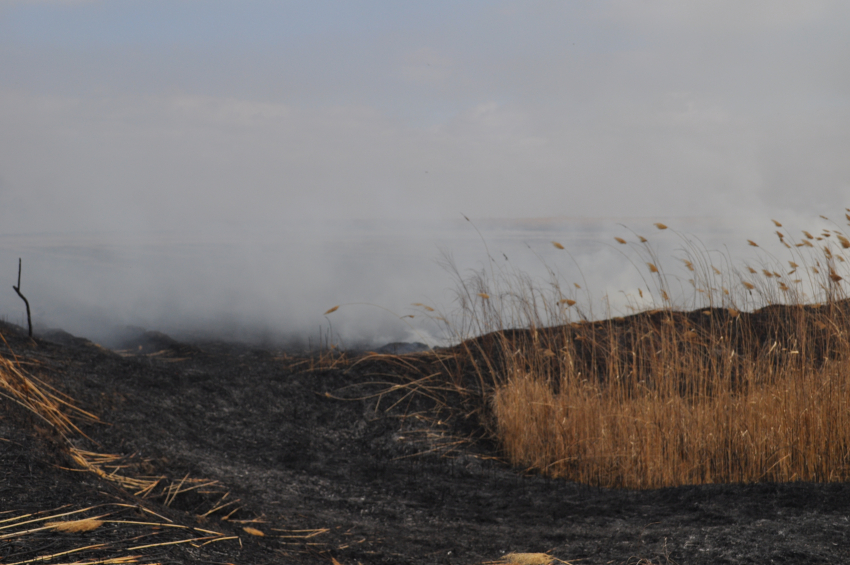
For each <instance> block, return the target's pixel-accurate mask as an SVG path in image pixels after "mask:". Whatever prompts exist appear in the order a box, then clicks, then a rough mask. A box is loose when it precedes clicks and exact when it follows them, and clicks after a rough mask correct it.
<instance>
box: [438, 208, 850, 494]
mask: <svg viewBox="0 0 850 565" xmlns="http://www.w3.org/2000/svg"><path fill="white" fill-rule="evenodd" d="M848 211H850V210H848ZM773 223H774V225H775V226H776V227H778V228H781V227H782V224H780V223H779V222H777V221H776V220H773ZM655 225H656V227H658V228H659V229H660V230H667V229H668V227H667V226H666V225H664V224H660V223H658V224H655ZM836 227H837V226H836ZM667 233H672V234H673V235H674V236H678V237H679V238H680V239H681V241H682V242H683V250H684V252H685V255H686V256H685V257H684V258H677V262H678V263H679V264H684V265H685V268H686V269H687V275H686V276H687V277H688V278H687V279H686V280H688V281H689V283H690V287H691V289H692V292H693V294H692V297H691V298H690V299H689V300H690V301H691V302H690V306H691V308H692V309H691V310H688V309H687V308H682V307H678V308H677V307H674V304H673V302H674V300H673V299H672V297H673V296H677V299H676V300H677V301H678V302H681V301H682V300H683V298H682V296H683V295H682V293H681V292H679V293H678V294H674V293H673V291H672V288H671V285H670V280H671V278H670V276H669V275H668V274H667V273H666V272H665V270H664V268H663V266H662V261H661V260H660V258H659V257H658V256H657V254H656V253H655V251H654V248H652V247H651V246H650V245H649V242H648V241H646V240H645V238H641V243H640V244H631V245H632V246H633V248H634V250H635V252H636V253H637V254H638V255H639V257H640V258H641V259H642V260H641V261H640V262H634V264H636V265H639V264H643V265H646V268H647V269H648V273H647V275H645V276H644V281H645V282H646V283H647V284H646V288H645V289H639V293H640V296H641V298H642V299H643V300H644V302H643V303H646V300H647V299H650V300H652V301H653V302H654V304H656V306H654V307H651V308H650V309H647V310H643V311H638V312H637V313H636V314H633V315H630V316H628V317H614V316H609V317H608V318H607V319H603V320H599V321H592V316H591V315H588V313H589V312H590V307H589V306H584V307H582V306H580V305H579V304H578V302H577V297H575V296H574V295H573V296H571V297H567V296H564V294H565V292H564V290H563V287H562V285H561V284H560V281H557V280H556V281H553V282H552V283H551V284H550V288H549V289H548V290H546V289H543V290H541V287H539V286H538V285H536V284H535V283H534V282H533V281H531V280H530V279H529V278H528V277H526V276H523V275H522V274H517V273H504V272H499V273H495V272H491V273H490V274H489V276H488V274H487V273H485V272H482V273H480V274H479V275H477V276H476V277H473V278H471V279H465V280H464V279H459V280H460V281H461V285H460V287H459V288H460V290H459V292H458V296H459V304H460V306H461V311H462V315H461V316H460V323H457V322H456V326H457V328H458V329H457V330H456V332H457V333H456V335H458V336H459V337H460V338H461V339H459V340H458V341H459V345H457V346H455V348H454V349H453V351H454V354H455V358H454V362H453V364H448V365H447V369H446V370H447V371H448V372H449V373H450V374H451V375H452V376H451V378H452V379H453V382H454V383H455V384H456V385H457V386H458V387H459V388H463V389H464V390H466V391H467V393H468V394H469V395H470V396H474V395H478V397H479V398H481V399H482V400H483V401H484V405H483V406H482V408H481V409H480V411H479V412H480V414H481V416H482V421H483V423H484V424H485V426H487V428H488V429H489V430H490V432H491V433H492V434H493V435H494V436H495V437H496V438H497V439H498V441H499V443H500V445H501V446H502V449H503V452H504V455H505V456H506V457H507V458H508V459H509V460H510V461H511V462H512V463H514V464H515V465H518V466H521V467H524V468H527V469H530V470H537V471H539V472H543V473H546V474H548V475H550V476H554V477H563V478H566V479H569V480H574V481H579V482H583V483H588V484H593V485H599V486H606V487H627V488H658V487H665V486H675V485H683V484H704V483H718V482H753V481H798V480H799V481H818V482H829V481H846V480H848V479H850V300H848V299H847V296H846V293H845V287H844V285H845V284H846V278H847V276H848V274H850V273H848V267H847V265H848V261H847V259H848V258H847V257H845V255H844V253H845V252H846V251H845V250H846V249H848V247H850V245H846V244H845V241H848V242H850V239H848V237H847V235H845V234H844V233H843V232H841V231H840V230H838V229H833V230H830V231H828V230H823V234H822V236H819V237H815V236H813V235H812V234H811V233H810V232H809V231H805V230H803V231H802V233H803V236H804V237H805V239H802V240H801V241H802V242H803V243H806V242H809V241H813V242H814V243H812V244H809V245H805V244H803V245H801V244H800V243H799V242H798V241H796V240H795V238H794V237H793V235H792V234H791V233H790V232H788V231H787V230H785V231H778V232H777V235H778V237H779V242H780V244H781V245H782V248H783V249H784V252H785V253H787V254H788V257H787V258H786V259H784V260H782V261H780V258H781V257H780V258H777V256H774V255H771V254H769V253H768V252H767V251H764V246H760V245H756V244H755V242H753V241H752V240H747V242H748V243H749V245H750V247H752V248H754V251H753V252H754V253H759V254H760V257H759V263H760V264H758V265H756V266H757V267H758V268H759V269H758V270H760V271H761V272H763V273H764V275H765V278H763V279H754V278H751V276H752V274H754V273H757V272H758V271H757V269H756V268H753V266H750V265H744V267H743V268H738V267H736V266H735V265H734V262H733V261H732V260H731V259H730V258H728V257H722V258H720V259H721V262H722V264H721V263H718V262H717V261H716V260H715V261H712V259H716V255H715V254H714V253H713V252H712V253H709V252H708V251H707V250H705V249H704V248H701V247H699V246H698V245H695V244H693V242H692V241H691V240H690V239H689V238H687V237H685V236H683V235H681V234H678V232H675V230H669V231H668V232H667ZM830 235H834V236H835V237H831V238H830V237H829V236H830ZM617 241H618V242H619V239H617ZM781 264H788V265H790V266H791V271H787V267H786V268H782V266H781ZM552 272H554V270H552ZM742 273H746V278H745V275H744V274H742ZM575 286H576V288H578V285H575ZM482 295H486V296H487V297H488V298H489V300H486V301H481V300H475V298H476V297H480V296H482ZM636 306H637V305H636ZM636 310H640V309H639V308H636ZM576 315H578V319H576V318H575V316H576ZM512 328H520V329H512ZM464 332H466V333H464ZM470 335H471V336H477V337H470ZM469 375H474V378H473V379H472V380H470V379H469V378H468V376H469Z"/></svg>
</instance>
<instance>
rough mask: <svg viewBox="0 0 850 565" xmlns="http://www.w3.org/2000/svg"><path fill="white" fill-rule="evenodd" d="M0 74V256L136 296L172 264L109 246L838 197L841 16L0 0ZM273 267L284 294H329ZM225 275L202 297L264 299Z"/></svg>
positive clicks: (777, 206) (844, 88)
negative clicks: (100, 258)
mask: <svg viewBox="0 0 850 565" xmlns="http://www.w3.org/2000/svg"><path fill="white" fill-rule="evenodd" d="M0 69H2V72H0V236H5V237H6V244H5V249H7V251H8V253H7V255H8V257H6V256H5V255H4V256H2V259H3V260H4V261H6V262H8V261H9V258H10V257H12V256H13V255H16V249H22V248H25V246H23V244H18V243H15V242H16V241H18V242H19V240H14V238H15V237H23V236H25V235H29V236H31V237H35V236H38V237H42V238H43V237H47V235H45V234H52V236H53V237H54V238H60V239H62V238H64V240H65V241H66V242H67V241H70V240H71V238H72V235H73V237H76V238H78V239H75V240H74V241H76V242H77V243H75V244H74V245H78V246H79V245H82V244H79V241H80V240H79V238H80V237H94V238H95V240H96V241H95V242H96V244H97V245H101V246H103V245H112V247H111V248H110V249H111V250H112V251H110V253H113V255H114V254H118V255H120V256H121V257H122V260H123V261H125V263H126V264H128V265H129V264H131V263H132V264H135V265H143V270H144V271H145V273H146V276H147V277H149V279H150V280H157V279H158V278H159V277H161V276H164V273H168V272H173V270H174V268H175V267H174V266H173V265H171V266H166V265H165V264H164V263H157V262H156V261H153V262H150V261H149V262H148V263H138V262H136V263H133V261H135V259H132V260H131V259H129V258H128V257H129V255H128V254H127V253H128V252H127V249H128V247H127V246H126V245H125V247H123V248H121V249H122V250H116V249H117V248H116V247H115V246H116V245H118V244H116V243H115V242H116V241H119V242H120V241H128V239H127V238H130V239H131V240H132V241H133V245H136V247H134V248H133V249H135V250H136V251H134V253H135V254H136V255H134V256H138V255H139V254H140V253H141V252H139V251H138V249H140V248H139V247H138V245H147V246H148V247H146V248H145V249H146V251H145V253H149V254H150V253H153V254H156V252H155V251H152V249H155V248H156V249H159V248H158V247H155V242H158V243H156V245H165V244H163V243H162V240H161V235H162V234H164V233H169V234H173V238H174V239H173V241H177V242H179V244H180V245H183V246H184V247H185V246H187V245H190V244H191V245H202V244H207V245H214V244H216V243H217V242H226V243H227V244H228V245H231V246H235V247H233V248H231V250H230V251H228V253H229V254H230V255H228V256H229V257H231V258H232V257H238V256H240V254H242V253H243V252H244V253H248V250H249V249H253V248H254V247H256V242H257V241H261V240H263V238H267V239H268V238H269V237H272V235H270V234H278V235H277V236H275V237H278V236H279V237H280V238H284V236H283V235H280V234H283V233H284V232H285V234H288V235H286V236H285V237H288V238H289V239H287V240H286V241H289V242H292V243H293V244H301V243H303V242H304V240H305V239H311V240H313V241H315V240H316V239H317V238H318V239H322V238H325V239H327V240H337V241H339V240H345V239H346V238H347V237H349V235H350V233H351V232H350V230H351V229H352V228H351V222H352V221H362V222H367V223H369V225H371V226H373V227H374V228H375V229H378V230H384V232H385V231H386V230H390V231H392V230H396V233H398V234H399V235H400V236H403V237H402V239H403V238H404V237H409V234H408V233H406V232H407V230H408V229H409V228H410V226H412V225H414V224H415V223H416V222H432V224H431V225H441V224H439V222H445V221H454V220H458V219H459V218H461V214H465V215H467V216H469V217H471V218H476V219H490V218H506V219H520V218H541V217H550V218H551V217H555V218H585V219H586V218H653V217H655V218H660V217H664V218H671V217H672V218H676V217H680V218H687V217H695V216H699V217H716V218H722V219H727V220H728V219H729V218H738V219H740V221H743V222H754V223H758V222H761V223H758V225H763V224H764V222H766V221H767V219H768V218H771V217H782V218H793V219H800V220H801V221H803V220H805V219H806V218H809V217H817V216H818V215H819V214H838V215H839V216H840V215H841V214H842V213H843V209H844V207H845V206H848V201H850V199H849V198H848V196H850V159H848V158H847V156H848V155H850V5H848V4H847V3H846V2H840V1H826V0H824V1H820V0H810V1H806V2H801V1H788V0H770V1H768V0H746V1H741V0H737V1H731V0H730V1H726V0H716V1H712V2H702V1H700V2H696V1H689V0H677V1H672V0H629V1H624V0H603V1H594V2H580V1H570V0H557V1H556V0H551V1H533V0H526V1H523V2H500V1H496V0H491V1H486V2H484V1H476V0H460V1H458V0H454V1H451V2H449V1H434V2H427V3H422V2H419V3H414V2H391V1H386V0H373V1H361V2H330V1H324V0H311V1H309V2H298V1H272V0H268V1H253V0H241V1H239V2H236V1H223V0H205V1H204V2H200V1H198V0H167V1H160V0H143V1H136V0H120V1H119V0H111V1H110V0H102V1H98V0H90V1H87V0H0ZM434 222H436V224H435V223H434ZM417 225H418V224H417ZM768 227H769V226H768ZM384 232H382V233H384ZM81 234H83V235H81ZM85 234H89V235H85ZM91 234H100V235H99V236H97V235H94V236H93V235H91ZM134 234H135V235H134ZM140 234H141V235H140ZM145 234H146V235H145ZM151 234H159V235H151ZM293 234H294V235H293ZM417 237H418V236H417ZM9 238H12V239H9ZM133 238H135V239H133ZM139 238H142V239H139ZM145 238H147V239H145ZM157 238H160V239H157ZM423 238H424V239H423ZM299 239H300V242H299ZM414 239H415V240H416V244H415V245H414V247H416V248H417V249H419V248H420V247H423V246H424V247H427V248H429V249H430V251H425V252H423V253H425V256H427V254H428V253H430V254H431V255H432V256H433V255H437V253H436V252H435V251H434V247H435V246H434V245H433V244H432V243H431V242H430V241H431V240H428V238H427V237H425V236H423V237H419V238H418V239H417V238H414ZM425 240H427V241H425ZM28 241H29V244H32V240H28ZM86 241H89V244H90V245H89V244H86V245H89V247H92V245H94V246H95V247H96V246H97V245H95V244H93V243H91V240H86ZM423 241H425V243H423ZM54 243H55V241H54ZM16 245H17V246H18V247H17V248H15V246H16ZM45 245H46V244H45ZM51 245H52V244H51ZM68 245H70V244H68ZM128 245H129V244H128ZM323 245H324V244H323ZM151 246H153V247H151ZM36 247H37V246H36ZM53 247H55V245H53ZM66 247H67V245H66ZM83 247H85V245H83ZM131 247H132V246H131ZM284 247H286V246H284ZM307 247H309V246H307ZM320 247H321V246H320ZM31 248H32V249H35V248H34V247H32V246H31V247H28V248H26V249H31ZM42 248H43V247H42ZM195 249H196V251H197V249H198V248H197V247H196V248H195ZM322 249H325V248H324V247H322ZM322 249H317V248H316V249H314V248H311V253H314V254H315V253H319V254H321V251H322ZM18 253H19V252H18ZM199 253H200V254H203V253H206V255H204V257H206V259H198V254H199ZM281 253H284V255H283V256H281V257H282V259H285V260H286V261H289V262H290V266H291V267H292V268H291V269H290V270H289V271H287V272H288V273H290V275H289V276H293V277H295V278H296V279H298V280H306V279H311V278H312V280H314V281H315V280H317V279H319V278H321V279H322V280H325V279H327V278H329V277H337V278H350V277H349V276H348V275H349V274H348V273H347V272H343V273H342V274H340V271H339V269H335V268H333V267H329V266H328V262H333V261H338V258H336V259H335V258H333V257H327V256H325V255H323V256H322V257H321V258H320V259H317V260H316V261H315V262H311V261H310V260H309V257H307V256H306V253H301V254H300V255H292V256H289V255H286V252H285V251H281ZM289 253H292V252H291V251H289ZM141 254H143V253H141ZM38 257H39V259H37V260H35V262H36V263H37V261H38V260H41V259H42V258H44V257H46V256H44V255H41V256H38ZM192 257H193V258H192V261H194V262H195V263H197V265H195V266H193V267H192V268H191V269H190V268H189V267H184V268H185V271H186V274H185V277H184V279H178V280H175V281H173V286H174V287H175V288H176V287H179V286H180V284H183V283H185V284H186V285H187V286H193V288H197V287H198V285H202V284H207V285H212V284H213V283H210V282H209V280H210V277H209V276H207V275H205V276H204V277H202V276H201V275H200V274H198V273H199V272H201V271H204V272H207V270H215V261H217V259H216V258H215V257H214V253H212V252H210V251H206V252H201V251H197V253H196V254H195V255H194V256H192ZM54 259H55V257H54ZM267 259H268V258H267ZM264 260H266V259H264ZM31 261H32V260H31ZM104 261H105V262H106V259H104ZM192 261H190V263H191V262H192ZM257 261H258V260H257V259H256V258H252V259H251V260H250V261H248V262H250V263H252V264H254V263H257ZM178 264H180V263H179V262H178ZM184 264H185V262H184ZM193 265H194V263H193ZM223 265H226V267H227V268H230V269H235V268H236V266H235V265H234V263H233V261H230V262H225V263H224V264H223ZM382 265H383V266H382V267H381V268H380V269H378V267H377V266H376V267H375V268H376V269H378V270H379V271H380V272H378V273H376V276H377V277H379V278H380V277H382V276H383V277H384V278H386V277H387V271H386V270H385V269H392V268H393V266H392V265H393V264H392V263H391V262H388V263H385V264H382ZM240 266H241V267H245V265H243V264H240ZM13 267H14V265H13ZM32 268H35V269H36V270H35V271H34V272H33V275H35V276H36V277H37V276H39V273H40V272H39V271H38V270H37V267H36V266H35V265H34V266H33V267H32ZM80 268H82V267H80ZM128 268H129V267H128ZM382 269H384V270H382ZM9 270H10V271H14V268H11V269H9ZM44 273H45V274H44V275H43V276H48V275H47V273H48V271H44ZM75 273H76V274H75ZM191 273H195V274H194V275H193V274H191ZM292 273H296V274H297V276H296V274H292ZM14 274H16V273H12V272H10V275H9V276H10V277H11V276H12V275H14ZM79 274H80V273H79V272H72V271H70V270H65V271H62V272H61V276H62V277H65V278H66V279H67V280H66V281H64V282H65V285H66V286H67V287H69V288H70V287H73V286H74V284H76V285H77V286H79V287H81V288H85V287H87V286H89V285H90V281H89V280H85V281H82V280H80V281H77V282H76V283H75V282H74V280H72V279H75V277H77V276H78V275H79ZM54 275H55V276H59V274H58V273H54ZM54 275H50V276H54ZM262 275H263V276H264V277H269V276H281V275H280V273H278V272H277V271H275V272H269V271H263V272H262ZM128 277H129V275H128ZM418 277H419V278H421V274H416V275H410V276H409V277H405V276H400V277H399V278H400V280H402V281H403V282H400V283H399V285H400V286H409V284H410V282H411V281H412V280H416V279H417V278H418ZM7 278H8V277H7ZM107 278H108V277H107ZM137 278H138V277H137ZM223 278H227V277H223ZM362 278H364V280H365V277H362ZM4 280H5V279H4ZM129 280H130V279H128V278H125V279H115V280H114V281H113V282H114V283H115V284H116V285H118V286H123V287H124V288H125V289H126V288H127V287H128V285H129V282H128V281H129ZM203 281H206V282H205V283H204V282H203ZM30 284H32V283H30ZM42 284H46V283H42ZM103 284H105V283H103ZM247 284H248V283H247V282H245V281H244V280H243V281H237V280H236V278H233V279H232V280H231V279H227V281H226V284H224V286H225V287H227V288H228V289H230V290H228V291H227V292H225V291H221V292H213V293H212V294H213V295H215V296H219V295H221V296H224V295H227V294H228V292H231V291H233V292H235V290H233V289H235V288H237V287H239V288H242V289H243V290H247V291H249V292H248V293H249V294H250V293H251V292H254V293H255V294H257V295H258V296H260V297H263V296H265V295H264V294H263V291H262V290H258V289H251V288H250V287H249V286H248V287H246V286H244V285H247ZM293 284H294V283H293ZM323 284H324V283H323ZM364 284H365V285H366V287H368V286H369V284H368V283H364ZM373 284H374V283H373ZM435 284H437V283H435ZM240 285H243V286H240ZM312 286H314V285H311V288H312ZM329 286H332V285H329ZM292 288H293V291H295V290H296V289H297V290H299V291H300V290H303V289H301V287H298V286H297V285H296V286H294V287H292ZM40 291H42V292H43V293H44V296H43V300H42V302H45V301H48V298H49V299H50V300H54V299H55V300H56V301H57V304H58V302H61V301H64V303H65V304H66V307H67V304H68V303H70V302H72V301H79V300H80V295H82V294H83V291H82V290H80V291H79V292H74V293H71V292H70V291H68V293H67V294H65V295H63V297H60V295H61V294H62V292H64V291H62V290H60V285H59V284H58V283H54V285H53V286H52V287H49V288H48V287H47V286H45V287H43V288H42V289H41V290H40ZM110 292H112V293H117V291H115V290H114V289H113V290H111V291H110ZM131 294H132V293H131ZM354 294H356V293H354ZM366 294H368V293H366ZM377 294H378V296H377V297H372V298H376V299H378V300H380V293H377ZM389 294H392V293H391V292H390V293H389ZM48 295H50V296H49V297H48ZM137 295H138V293H136V294H135V295H134V296H135V297H136V298H137V297H138V296H137ZM117 296H118V295H117V294H116V298H115V300H116V301H118V300H119V298H117ZM13 298H15V297H13ZM60 298H61V300H60ZM15 299H16V298H15ZM316 299H317V300H319V298H318V297H317V298H316ZM0 300H2V299H0ZM146 300H148V302H151V303H152V302H153V301H155V299H154V298H153V297H151V298H149V299H146ZM216 300H224V299H223V298H219V299H213V298H210V303H209V306H210V308H212V307H213V306H212V305H213V304H219V303H218V302H216ZM319 301H320V302H321V300H319ZM143 302H144V303H145V304H148V302H145V301H143ZM177 302H180V301H179V300H178V301H177ZM260 302H262V301H261V300H260V299H258V304H259V303H260ZM5 304H7V303H4V302H0V314H3V315H7V314H4V312H6V311H7V308H11V306H8V307H7V306H5ZM8 304H11V302H9V303H8ZM317 304H318V303H317ZM151 307H152V306H151V305H150V304H148V305H147V306H144V307H141V306H140V307H139V308H141V309H142V310H145V309H148V310H149V309H150V308H151ZM317 307H318V306H317ZM198 308H200V306H199V307H198ZM279 308H280V312H285V311H286V306H285V305H284V304H283V303H281V305H280V306H279ZM109 309H113V308H112V307H111V306H109V307H108V308H107V310H109ZM255 309H257V310H258V311H262V310H263V308H262V307H261V306H255ZM172 310H173V309H172ZM281 315H282V314H281ZM126 317H127V319H130V318H132V317H133V316H132V315H131V314H127V316H126ZM58 318H59V319H64V318H61V316H58ZM305 320H306V318H305ZM150 323H156V320H155V319H154V320H151V321H150ZM305 323H306V322H305ZM311 323H312V322H311Z"/></svg>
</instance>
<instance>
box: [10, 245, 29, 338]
mask: <svg viewBox="0 0 850 565" xmlns="http://www.w3.org/2000/svg"><path fill="white" fill-rule="evenodd" d="M12 288H14V289H15V292H17V293H18V296H20V297H21V300H23V301H24V304H26V305H27V326H29V336H30V337H32V315H31V314H30V303H29V300H27V299H26V297H25V296H24V295H23V294H21V258H20V257H18V286H14V285H13V286H12Z"/></svg>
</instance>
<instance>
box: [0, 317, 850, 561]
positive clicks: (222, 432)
mask: <svg viewBox="0 0 850 565" xmlns="http://www.w3.org/2000/svg"><path fill="white" fill-rule="evenodd" d="M0 333H2V335H3V338H4V339H5V344H2V352H0V353H2V357H3V358H5V360H6V365H4V367H5V369H4V370H5V371H6V372H7V373H8V374H9V375H11V376H9V375H7V376H9V378H8V379H7V381H8V383H9V385H8V387H7V388H6V389H4V392H3V398H2V399H0V402H2V418H1V419H0V459H2V469H3V475H2V482H0V501H2V508H0V511H1V512H2V514H0V561H2V563H31V562H35V561H36V560H39V562H49V563H92V564H94V563H236V564H253V563H335V562H336V563H340V564H343V565H346V564H354V563H363V564H368V563H417V564H432V563H433V564H455V563H457V564H476V563H489V562H499V563H549V562H553V563H557V562H561V561H563V562H569V563H599V564H607V563H631V564H637V563H644V564H647V563H658V564H666V563H681V564H686V563H711V564H715V563H842V562H846V561H847V560H848V558H850V549H848V548H849V547H850V546H849V545H848V541H850V540H848V538H849V537H850V536H848V532H850V522H848V515H850V510H848V509H850V488H848V486H847V484H845V483H843V482H833V483H823V484H817V483H806V482H789V483H754V484H713V485H702V486H681V487H671V488H660V489H647V490H629V489H605V488H597V487H592V486H587V485H583V484H578V483H575V482H569V481H567V480H564V479H553V478H547V477H546V476H544V475H542V474H540V473H539V472H532V471H525V470H523V469H521V468H515V467H512V466H510V465H508V464H507V463H506V462H505V460H504V458H503V453H502V452H501V450H500V449H499V447H498V445H497V444H496V443H494V442H493V441H492V440H491V439H490V438H491V437H492V436H491V434H489V433H488V432H487V431H486V426H482V425H481V418H480V417H479V416H481V410H483V409H484V408H482V407H481V406H477V405H476V404H475V403H474V402H473V401H471V400H470V398H468V397H465V396H464V395H462V394H458V393H457V392H456V391H453V390H451V389H450V388H447V387H441V386H439V385H438V384H434V383H433V382H432V381H430V380H428V379H429V378H433V374H434V373H433V372H432V371H431V369H432V368H433V366H435V363H437V362H438V361H439V359H438V358H439V356H440V353H439V352H437V353H426V354H420V355H410V356H385V355H384V356H382V355H364V356H361V357H356V358H342V357H338V356H331V355H326V356H324V357H295V356H290V355H286V354H283V353H280V352H274V351H267V350H263V349H256V348H251V347H247V346H244V345H236V344H226V343H198V344H185V343H179V342H177V341H175V340H172V339H171V338H168V337H167V336H164V335H162V334H157V333H141V332H140V333H138V334H137V335H136V336H135V337H134V338H133V339H130V340H128V341H127V343H126V344H125V345H124V349H122V350H121V351H111V350H106V349H103V348H101V347H100V346H97V345H95V344H93V343H91V342H88V341H86V340H82V339H78V338H74V337H73V336H70V335H68V334H64V333H61V332H52V333H47V334H45V335H44V336H42V337H39V338H36V339H34V340H30V339H28V338H27V337H26V336H25V333H22V332H20V331H19V330H18V329H17V328H16V327H14V326H10V325H3V326H2V327H0ZM414 369H415V370H414ZM13 373H14V374H13ZM425 383H429V384H428V385H427V386H425ZM36 389H38V390H40V391H41V392H43V393H45V394H46V395H47V400H45V401H44V402H47V403H48V404H49V403H50V402H53V406H55V407H56V408H57V410H58V412H59V413H60V414H65V415H67V417H68V419H69V421H70V422H71V423H72V425H73V426H76V428H74V427H73V426H72V427H67V426H66V427H65V428H63V427H62V425H60V424H57V420H56V419H52V417H51V416H50V414H49V413H45V412H44V410H42V411H41V412H39V410H38V409H36V410H34V409H33V406H36V408H37V407H38V406H39V404H38V402H37V400H38V399H37V398H36V396H35V390H36ZM15 391H16V392H15ZM51 391H52V392H51ZM51 399H52V400H51ZM63 401H64V402H67V404H63V403H62V402H63ZM43 405H44V404H42V406H43ZM77 409H79V410H77ZM80 410H82V411H85V413H83V412H81V411H80ZM559 560H560V561H559Z"/></svg>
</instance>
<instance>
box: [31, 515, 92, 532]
mask: <svg viewBox="0 0 850 565" xmlns="http://www.w3.org/2000/svg"><path fill="white" fill-rule="evenodd" d="M102 525H103V522H102V521H101V520H97V519H95V518H83V519H81V520H67V521H64V522H48V523H47V524H45V527H48V528H53V529H54V530H56V531H57V532H66V533H69V534H76V533H81V532H90V531H92V530H96V529H97V528H99V527H101V526H102Z"/></svg>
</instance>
